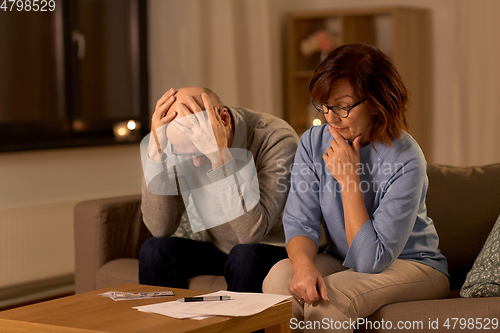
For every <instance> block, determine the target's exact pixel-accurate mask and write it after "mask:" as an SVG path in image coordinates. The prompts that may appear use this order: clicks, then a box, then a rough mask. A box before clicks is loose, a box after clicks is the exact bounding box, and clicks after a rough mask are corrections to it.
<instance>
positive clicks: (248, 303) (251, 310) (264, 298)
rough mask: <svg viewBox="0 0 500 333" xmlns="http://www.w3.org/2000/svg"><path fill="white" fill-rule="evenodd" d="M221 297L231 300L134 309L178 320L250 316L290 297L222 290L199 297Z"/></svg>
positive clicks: (169, 303) (163, 304) (159, 305)
mask: <svg viewBox="0 0 500 333" xmlns="http://www.w3.org/2000/svg"><path fill="white" fill-rule="evenodd" d="M223 295H229V296H231V299H230V300H227V301H204V302H178V301H171V302H164V303H157V304H150V305H144V306H137V307H134V309H137V310H139V311H143V312H151V313H157V314H161V315H165V316H169V317H173V318H179V319H184V318H192V319H204V318H208V317H210V316H250V315H253V314H256V313H259V312H262V311H264V310H265V309H267V308H269V307H271V306H273V305H274V304H278V303H280V302H282V301H284V300H286V299H289V298H291V296H285V295H274V294H257V293H239V292H230V291H224V290H221V291H217V292H215V293H211V294H206V295H200V296H223Z"/></svg>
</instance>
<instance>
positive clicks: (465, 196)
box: [426, 163, 500, 289]
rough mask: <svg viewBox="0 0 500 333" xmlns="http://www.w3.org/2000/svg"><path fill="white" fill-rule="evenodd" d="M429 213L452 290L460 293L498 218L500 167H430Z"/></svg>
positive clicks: (428, 171)
mask: <svg viewBox="0 0 500 333" xmlns="http://www.w3.org/2000/svg"><path fill="white" fill-rule="evenodd" d="M427 175H428V177H429V189H428V191H427V200H426V204H427V213H428V215H429V216H430V217H431V218H432V220H433V221H434V224H435V226H436V229H437V232H438V235H439V248H440V249H441V252H442V253H443V254H444V255H445V256H446V258H447V259H448V268H449V273H450V288H451V289H460V288H461V287H462V285H463V283H464V281H465V278H466V276H467V273H468V272H469V270H470V269H471V267H472V264H473V263H474V260H475V259H476V257H477V255H478V254H479V251H481V248H482V247H483V244H484V242H485V241H486V238H487V237H488V234H489V232H490V230H491V228H492V227H493V224H494V223H495V219H496V218H497V216H498V213H499V211H498V203H499V202H500V187H499V186H498V184H500V163H497V164H491V165H487V166H482V167H451V166H443V165H429V166H428V168H427Z"/></svg>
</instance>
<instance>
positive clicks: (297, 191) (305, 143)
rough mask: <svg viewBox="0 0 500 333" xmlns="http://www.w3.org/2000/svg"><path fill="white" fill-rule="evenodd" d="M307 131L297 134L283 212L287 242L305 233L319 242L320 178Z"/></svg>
mask: <svg viewBox="0 0 500 333" xmlns="http://www.w3.org/2000/svg"><path fill="white" fill-rule="evenodd" d="M308 133H309V132H306V133H304V135H302V137H301V138H300V141H299V145H298V148H297V152H296V154H295V159H294V163H293V166H292V172H291V177H290V193H289V194H288V199H287V201H286V205H285V211H284V214H283V227H284V230H285V238H286V243H288V242H289V241H290V239H292V238H293V237H296V236H305V237H308V238H309V239H311V240H312V241H314V242H315V243H316V246H319V238H320V232H321V231H320V230H321V228H320V225H321V218H322V214H321V207H320V200H319V190H320V179H319V177H318V173H317V170H316V166H315V164H314V163H313V158H312V150H311V144H310V141H309V139H308V135H307V134H308Z"/></svg>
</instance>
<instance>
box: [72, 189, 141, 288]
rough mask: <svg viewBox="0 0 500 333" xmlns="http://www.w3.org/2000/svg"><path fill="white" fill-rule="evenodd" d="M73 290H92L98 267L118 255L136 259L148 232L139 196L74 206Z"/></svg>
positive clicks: (87, 202)
mask: <svg viewBox="0 0 500 333" xmlns="http://www.w3.org/2000/svg"><path fill="white" fill-rule="evenodd" d="M74 230H75V291H76V293H82V292H85V291H90V290H95V289H96V285H95V279H96V272H97V270H98V269H99V268H100V267H102V266H103V265H104V264H105V263H107V262H109V261H111V260H114V259H119V258H137V256H138V252H139V249H140V247H141V245H142V243H143V242H144V240H145V239H146V238H148V237H151V234H150V233H149V231H148V230H147V228H146V226H145V225H144V223H143V222H142V214H141V195H133V196H123V197H114V198H105V199H97V200H89V201H83V202H80V203H78V204H76V206H75V208H74Z"/></svg>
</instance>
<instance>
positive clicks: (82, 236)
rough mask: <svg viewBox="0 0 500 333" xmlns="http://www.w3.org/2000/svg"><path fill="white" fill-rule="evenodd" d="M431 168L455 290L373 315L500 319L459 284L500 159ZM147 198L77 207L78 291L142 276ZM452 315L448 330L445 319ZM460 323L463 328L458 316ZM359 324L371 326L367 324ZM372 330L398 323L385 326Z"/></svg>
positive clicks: (480, 232) (431, 208)
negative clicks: (466, 295) (143, 215)
mask: <svg viewBox="0 0 500 333" xmlns="http://www.w3.org/2000/svg"><path fill="white" fill-rule="evenodd" d="M427 172H428V177H429V190H428V194H427V209H428V214H429V216H430V217H432V219H433V220H434V223H435V225H436V228H437V230H438V234H439V237H440V248H441V251H442V252H443V254H444V255H445V256H446V257H447V259H448V263H449V272H450V276H451V278H450V293H449V296H448V298H447V299H440V300H428V301H416V302H404V303H396V304H390V305H386V306H384V307H382V308H380V309H379V310H378V311H377V312H375V313H374V314H373V315H371V316H370V317H369V318H368V320H370V321H372V322H375V321H378V323H381V321H382V320H384V321H385V322H388V321H391V323H392V324H393V325H394V326H393V329H392V331H393V330H394V327H395V325H396V323H397V322H403V323H405V322H409V323H410V322H415V323H417V325H418V324H419V322H421V323H422V325H423V327H422V328H419V329H418V332H425V331H429V332H431V331H432V332H436V331H445V330H446V331H453V330H452V327H453V323H454V322H455V320H454V319H453V318H458V320H460V319H461V318H465V320H469V318H473V319H474V320H476V319H475V318H490V319H492V318H497V319H498V318H500V297H487V298H461V297H460V295H459V291H460V288H461V286H462V285H463V283H464V281H465V279H466V275H467V273H468V272H469V270H470V269H471V267H472V265H473V263H474V260H475V259H476V257H477V255H478V254H479V252H480V250H481V248H482V246H483V244H484V242H485V240H486V238H487V237H488V234H489V233H490V230H491V229H492V227H493V225H494V223H495V221H496V218H497V217H498V215H499V214H500V164H492V165H487V166H482V167H451V166H444V165H429V166H428V169H427ZM140 201H141V196H140V195H135V196H128V197H117V198H108V199H99V200H91V201H85V202H81V203H78V204H77V205H76V206H75V210H74V224H75V225H74V227H75V228H74V229H75V261H76V265H75V269H76V272H75V287H76V292H77V293H81V292H85V291H90V290H95V289H100V288H108V287H111V286H114V285H117V284H121V283H138V278H137V275H138V260H137V254H138V251H139V249H140V246H141V244H142V242H143V241H144V240H145V239H146V238H147V237H150V236H151V235H150V233H149V231H148V230H147V229H146V227H145V226H144V224H143V222H142V219H141V211H140ZM499 281H500V277H499ZM499 283H500V282H499ZM189 288H190V289H196V290H203V291H214V290H220V289H224V288H226V284H225V281H224V278H223V277H222V276H199V277H195V278H193V279H191V281H190V283H189ZM436 320H437V321H436ZM447 320H448V323H449V324H450V327H449V329H447V327H443V326H442V325H443V324H444V323H446V321H447ZM462 322H463V320H462ZM436 323H438V325H440V326H439V329H438V330H436V329H434V327H433V325H435V324H436ZM408 325H409V324H408ZM375 326H376V325H375ZM386 328H387V327H386ZM455 329H456V330H457V331H460V323H459V322H458V321H456V325H455ZM359 331H370V330H369V329H368V330H367V329H366V327H364V328H363V329H361V330H359ZM373 331H377V332H384V331H391V329H384V328H382V327H380V328H379V329H373ZM409 331H411V330H409ZM493 331H494V330H493Z"/></svg>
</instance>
